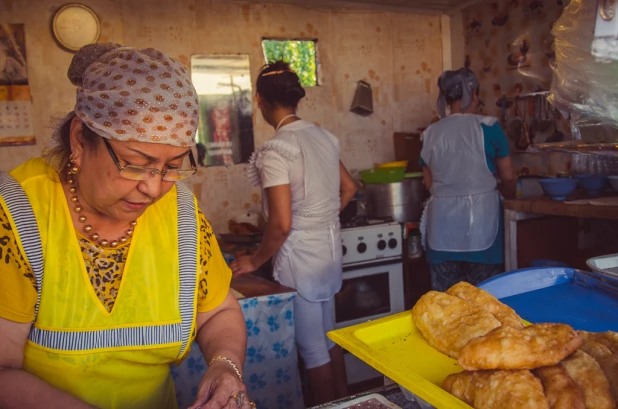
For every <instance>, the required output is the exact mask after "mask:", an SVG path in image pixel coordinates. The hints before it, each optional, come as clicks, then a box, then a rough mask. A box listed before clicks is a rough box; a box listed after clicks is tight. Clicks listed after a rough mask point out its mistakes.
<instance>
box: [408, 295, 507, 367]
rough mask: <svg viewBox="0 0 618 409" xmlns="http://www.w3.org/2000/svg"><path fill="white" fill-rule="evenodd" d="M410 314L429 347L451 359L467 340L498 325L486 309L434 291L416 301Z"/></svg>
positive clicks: (483, 333) (455, 356) (457, 354)
mask: <svg viewBox="0 0 618 409" xmlns="http://www.w3.org/2000/svg"><path fill="white" fill-rule="evenodd" d="M412 317H413V319H414V322H415V323H416V326H417V327H418V329H419V330H420V331H421V333H422V334H423V336H424V337H425V339H427V341H428V342H429V344H430V345H431V346H432V347H434V348H436V349H437V350H438V351H440V352H442V353H444V354H447V355H449V356H450V357H452V358H455V359H457V357H458V356H459V351H460V350H461V348H462V347H463V346H464V345H466V344H467V343H468V341H470V340H471V339H473V338H476V337H479V336H481V335H485V334H487V333H488V332H489V331H491V330H493V329H494V328H497V327H499V326H500V321H498V320H497V319H496V318H495V317H494V316H493V315H492V314H490V313H488V312H487V311H484V310H482V309H480V308H478V307H476V306H474V305H472V304H470V303H469V302H466V301H464V300H462V299H460V298H457V297H454V296H452V295H448V294H445V293H440V292H437V291H430V292H428V293H427V294H425V295H423V296H422V297H421V298H420V300H418V302H417V303H416V305H415V306H414V308H412Z"/></svg>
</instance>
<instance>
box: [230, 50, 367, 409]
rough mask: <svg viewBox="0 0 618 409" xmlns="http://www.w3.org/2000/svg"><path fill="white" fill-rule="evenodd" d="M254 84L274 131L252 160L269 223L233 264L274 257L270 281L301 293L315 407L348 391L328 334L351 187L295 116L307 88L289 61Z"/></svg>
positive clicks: (309, 127) (250, 266) (311, 129)
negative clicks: (252, 248) (253, 247)
mask: <svg viewBox="0 0 618 409" xmlns="http://www.w3.org/2000/svg"><path fill="white" fill-rule="evenodd" d="M256 88H257V99H258V104H259V106H260V110H261V111H262V116H263V117H264V119H265V120H266V122H268V124H269V125H271V126H272V127H273V129H274V130H275V135H274V136H273V138H272V139H271V140H270V141H268V142H267V143H266V144H265V145H264V146H263V147H262V148H260V150H258V151H257V152H256V154H255V155H254V156H253V159H252V160H251V163H250V165H249V169H250V170H249V173H250V175H252V177H251V179H252V182H253V184H255V185H258V186H261V187H262V189H263V190H264V197H265V200H264V203H265V206H264V208H265V211H266V214H267V216H268V222H267V226H266V232H265V234H264V239H263V240H262V243H261V244H260V247H259V249H258V250H257V252H256V253H255V254H254V255H253V256H251V257H242V258H239V259H237V260H235V261H234V262H232V270H233V271H234V274H245V273H248V272H251V271H254V270H255V269H257V268H258V267H259V266H260V265H262V264H264V263H265V262H266V261H267V260H268V259H270V258H271V257H274V275H275V279H277V280H278V281H279V282H280V283H282V284H283V285H286V286H288V287H292V288H295V289H296V290H297V291H298V295H297V297H296V298H295V299H294V317H295V323H296V343H297V345H298V350H299V352H300V356H301V357H302V359H303V361H304V364H305V367H306V368H307V379H308V384H309V396H308V398H309V400H310V403H311V404H313V405H317V404H319V403H323V402H328V401H331V400H333V399H335V398H339V397H343V396H346V395H347V382H346V373H345V364H344V361H343V354H342V351H341V349H340V348H339V347H337V346H335V344H334V343H333V342H332V341H331V340H329V339H328V338H327V337H326V333H327V332H328V331H330V330H332V329H334V317H335V312H334V295H335V293H337V292H338V291H339V290H340V289H341V274H342V266H341V258H342V247H341V235H340V227H339V211H340V209H343V208H344V207H345V206H346V205H347V204H348V203H349V201H350V199H352V197H353V196H354V193H355V192H356V186H355V184H354V181H353V180H352V178H351V177H350V175H349V174H348V171H347V170H346V168H345V167H344V166H343V164H342V163H341V161H340V159H339V140H338V139H337V138H336V137H335V136H334V135H333V134H331V133H330V132H328V131H326V130H325V129H322V128H321V127H319V126H317V125H314V124H313V123H310V122H307V121H304V120H302V119H300V118H299V117H298V115H297V114H296V108H297V106H298V103H299V101H300V100H301V99H302V98H303V97H304V96H305V90H304V89H303V87H302V86H301V85H300V81H299V79H298V76H297V75H296V73H295V72H294V71H292V70H290V67H289V66H288V65H287V64H286V63H284V62H282V61H279V62H276V63H273V64H269V65H267V66H266V67H265V68H264V69H263V70H262V71H261V72H260V75H259V76H258V79H257V86H256Z"/></svg>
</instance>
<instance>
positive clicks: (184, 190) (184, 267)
mask: <svg viewBox="0 0 618 409" xmlns="http://www.w3.org/2000/svg"><path fill="white" fill-rule="evenodd" d="M176 191H177V193H178V251H179V254H178V259H179V262H180V268H179V271H180V296H179V299H180V300H179V301H180V318H181V322H182V323H181V326H182V345H181V347H180V353H179V355H178V356H182V355H183V354H184V352H185V350H186V349H187V346H188V343H189V340H190V339H191V328H192V327H193V320H194V318H195V310H194V306H193V303H194V300H195V291H196V270H197V263H198V260H197V245H198V243H197V217H196V215H197V209H196V208H195V201H194V200H193V193H191V191H190V190H189V188H188V187H186V186H185V185H184V184H182V183H176Z"/></svg>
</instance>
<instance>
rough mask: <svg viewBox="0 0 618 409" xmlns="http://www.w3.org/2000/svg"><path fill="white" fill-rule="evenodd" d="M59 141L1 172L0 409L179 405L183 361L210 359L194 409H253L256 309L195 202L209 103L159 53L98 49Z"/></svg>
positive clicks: (82, 72)
mask: <svg viewBox="0 0 618 409" xmlns="http://www.w3.org/2000/svg"><path fill="white" fill-rule="evenodd" d="M69 78H70V79H71V82H72V83H73V84H75V85H76V86H77V87H78V88H77V102H76V104H75V110H74V112H71V113H70V114H69V115H67V117H66V118H65V119H64V120H63V121H62V122H61V123H60V125H59V127H58V129H57V130H56V132H55V134H54V141H55V143H56V147H55V148H54V149H52V150H51V151H50V152H49V153H48V154H47V155H46V157H45V160H43V159H32V160H29V161H27V162H26V163H24V164H23V165H21V166H19V167H18V168H16V169H14V170H13V171H12V172H10V174H6V173H1V174H0V219H1V224H0V230H2V231H1V232H0V237H2V241H1V243H0V246H1V247H0V252H1V253H2V258H3V264H2V269H1V270H0V280H1V282H2V286H0V345H1V348H0V369H2V370H0V408H40V407H46V408H69V407H70V408H93V407H96V408H105V409H106V408H110V409H111V408H127V409H129V408H130V409H138V408H144V409H145V408H149V409H151V408H174V407H176V406H177V404H176V399H175V393H174V385H173V381H172V378H171V376H170V371H169V367H170V365H171V364H172V363H174V362H178V361H179V360H181V359H183V358H184V357H185V356H186V355H187V353H188V351H189V348H190V346H191V344H192V342H193V340H194V339H196V340H197V343H198V344H199V346H200V349H201V351H202V353H203V355H204V358H205V360H206V361H207V362H208V364H209V365H208V368H209V369H208V371H207V372H206V374H205V376H204V378H203V380H202V382H201V385H200V388H199V391H198V393H197V398H196V400H195V404H194V405H193V406H192V407H193V408H197V407H199V406H201V407H203V408H235V407H237V406H238V407H242V408H244V409H249V408H250V407H252V406H253V404H252V403H251V402H250V401H249V400H248V399H246V398H245V387H244V385H243V383H242V379H241V373H240V368H242V367H243V362H244V357H245V347H246V328H245V324H244V319H243V316H242V312H241V310H240V308H239V305H238V303H237V302H236V300H235V298H234V297H233V296H232V295H231V294H230V292H229V285H230V277H231V272H230V270H229V269H228V268H227V266H226V264H225V262H224V259H223V257H222V254H221V252H220V250H219V247H218V245H217V242H216V240H215V237H214V235H213V233H212V230H211V228H210V225H209V224H208V222H207V221H206V219H205V218H204V215H203V214H202V212H201V211H200V210H199V209H198V207H197V204H196V200H195V197H194V196H193V195H192V194H191V192H190V191H189V190H188V189H187V188H186V187H184V186H183V185H182V184H179V183H175V182H177V181H179V180H182V179H185V178H187V177H189V176H191V175H193V174H195V172H196V166H195V161H194V159H193V156H192V153H191V149H190V148H191V146H192V145H194V138H195V132H196V127H197V120H198V101H197V96H196V92H195V89H194V88H193V85H192V83H191V80H190V77H189V74H188V72H187V69H186V68H185V67H183V66H182V65H181V64H180V63H179V62H178V61H176V60H174V59H172V58H169V57H167V56H166V55H164V54H163V53H161V52H159V51H157V50H155V49H152V48H148V49H145V50H136V49H134V48H130V47H122V46H120V45H117V44H95V45H90V46H86V47H84V48H83V49H82V50H81V51H79V52H78V53H77V54H76V55H75V57H74V58H73V62H72V64H71V67H70V68H69Z"/></svg>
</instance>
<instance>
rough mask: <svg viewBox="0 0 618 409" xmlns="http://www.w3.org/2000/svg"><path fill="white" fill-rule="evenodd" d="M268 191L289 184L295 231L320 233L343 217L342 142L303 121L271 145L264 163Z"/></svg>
mask: <svg viewBox="0 0 618 409" xmlns="http://www.w3.org/2000/svg"><path fill="white" fill-rule="evenodd" d="M261 162H262V163H261V170H260V176H261V182H262V186H263V187H264V188H268V187H272V186H277V185H282V184H289V185H290V192H291V199H292V227H293V228H295V229H316V228H320V227H321V226H324V225H326V224H329V223H332V222H333V221H335V220H336V219H337V217H338V213H339V203H340V197H339V190H340V173H339V141H338V140H337V138H336V137H335V136H333V135H332V134H331V133H329V132H328V131H326V130H324V129H322V128H320V127H319V126H316V125H314V124H311V123H309V122H306V121H303V120H299V121H296V122H292V123H290V124H288V125H285V126H283V127H282V128H281V129H280V130H279V131H278V132H277V134H276V135H275V137H274V138H273V139H272V140H271V141H269V142H268V143H267V144H266V146H265V149H264V151H263V157H262V161H261Z"/></svg>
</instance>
